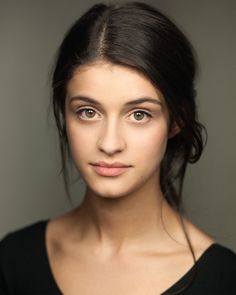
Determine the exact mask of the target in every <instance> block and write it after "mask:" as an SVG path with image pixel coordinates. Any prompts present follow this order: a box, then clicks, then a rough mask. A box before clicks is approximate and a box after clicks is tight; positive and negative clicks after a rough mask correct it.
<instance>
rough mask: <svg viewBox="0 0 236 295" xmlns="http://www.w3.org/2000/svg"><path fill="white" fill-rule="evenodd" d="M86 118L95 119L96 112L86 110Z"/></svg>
mask: <svg viewBox="0 0 236 295" xmlns="http://www.w3.org/2000/svg"><path fill="white" fill-rule="evenodd" d="M84 113H85V116H86V117H88V118H93V117H94V116H95V111H94V110H92V109H87V110H84Z"/></svg>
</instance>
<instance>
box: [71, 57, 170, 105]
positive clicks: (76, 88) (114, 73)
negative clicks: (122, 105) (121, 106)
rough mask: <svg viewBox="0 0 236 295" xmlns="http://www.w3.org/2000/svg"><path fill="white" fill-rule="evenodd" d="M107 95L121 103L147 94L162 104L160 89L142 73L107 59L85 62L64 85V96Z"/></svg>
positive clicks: (104, 96)
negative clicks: (65, 93) (65, 90)
mask: <svg viewBox="0 0 236 295" xmlns="http://www.w3.org/2000/svg"><path fill="white" fill-rule="evenodd" d="M79 95H83V96H88V97H94V98H96V99H99V100H100V99H106V98H108V97H110V98H113V99H118V100H119V101H120V102H127V100H132V99H137V98H140V97H150V98H153V99H156V100H157V101H160V102H162V103H163V100H164V99H163V96H162V94H161V92H160V91H159V90H158V89H157V88H156V87H154V85H153V84H152V82H151V81H150V80H149V79H148V78H146V77H145V76H144V74H142V73H141V72H139V71H137V70H135V69H133V68H131V67H127V66H123V65H116V64H111V63H107V62H101V61H100V62H97V63H93V64H89V65H84V66H81V67H80V68H78V69H77V70H75V71H74V73H73V76H72V78H71V79H70V81H69V82H68V85H67V97H74V96H79Z"/></svg>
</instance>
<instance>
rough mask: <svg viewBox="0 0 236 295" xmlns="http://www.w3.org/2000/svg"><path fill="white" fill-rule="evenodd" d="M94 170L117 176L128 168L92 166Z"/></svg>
mask: <svg viewBox="0 0 236 295" xmlns="http://www.w3.org/2000/svg"><path fill="white" fill-rule="evenodd" d="M93 168H94V170H95V171H96V172H97V173H98V174H99V175H102V176H118V175H121V174H123V173H124V172H126V171H127V170H128V167H102V166H93Z"/></svg>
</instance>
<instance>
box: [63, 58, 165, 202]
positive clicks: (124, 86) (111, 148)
mask: <svg viewBox="0 0 236 295" xmlns="http://www.w3.org/2000/svg"><path fill="white" fill-rule="evenodd" d="M65 104H66V105H65V108H66V115H65V120H66V128H67V136H68V141H69V147H70V151H71V155H72V158H73V160H74V162H75V165H76V167H77V169H78V170H79V172H80V174H81V176H82V178H83V179H84V181H85V182H86V184H87V186H88V189H90V190H91V191H93V192H94V193H96V194H97V195H99V196H102V197H108V198H116V197H122V196H125V195H128V194H130V193H134V192H137V191H139V190H142V189H144V191H145V188H149V189H150V188H153V187H155V188H157V187H159V172H160V163H161V161H162V158H163V156H164V153H165V149H166V144H167V140H168V125H169V122H168V112H167V109H166V106H165V102H164V99H163V96H162V94H161V93H160V92H159V91H157V90H156V88H154V86H153V85H152V84H151V82H150V81H149V80H148V79H147V78H145V77H144V76H143V75H142V74H140V73H139V72H137V71H135V70H133V69H131V68H128V67H125V66H120V65H114V64H110V63H106V62H99V63H95V64H91V65H87V66H83V67H81V68H79V70H77V71H75V73H74V75H73V77H72V79H71V80H70V81H69V83H68V87H67V97H66V103H65Z"/></svg>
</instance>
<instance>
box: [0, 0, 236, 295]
mask: <svg viewBox="0 0 236 295" xmlns="http://www.w3.org/2000/svg"><path fill="white" fill-rule="evenodd" d="M194 78H195V61H194V56H193V53H192V49H191V45H190V44H189V42H188V40H187V39H186V37H185V36H184V35H183V33H182V32H181V31H180V30H179V29H178V28H177V27H176V26H175V25H174V24H173V23H172V21H170V20H169V19H168V18H167V17H166V16H164V15H163V14H162V13H161V12H159V11H158V10H157V9H155V8H153V7H151V6H149V5H146V4H144V3H137V2H129V3H120V4H119V3H117V4H110V5H105V4H97V5H95V6H93V7H92V8H91V9H89V11H87V12H86V13H85V14H84V15H83V16H82V17H81V18H80V19H79V20H78V21H77V22H76V23H75V24H74V25H73V27H72V28H71V29H70V30H69V32H68V33H67V35H66V37H65V38H64V40H63V42H62V44H61V46H60V50H59V53H58V57H57V61H56V65H55V70H54V74H53V81H52V88H53V109H54V114H55V118H56V122H57V127H58V131H59V138H60V146H61V154H62V163H63V173H64V180H65V184H66V188H67V190H68V173H67V169H66V163H67V160H68V159H72V160H73V163H74V165H75V166H76V168H77V170H78V173H79V174H80V175H81V177H82V178H83V180H84V182H85V184H86V193H85V196H84V199H83V202H82V203H81V205H80V206H79V207H78V208H76V209H74V210H73V211H71V212H68V213H67V214H65V215H64V216H60V217H58V218H56V219H52V220H47V221H42V222H38V223H36V224H34V225H31V226H28V227H27V228H24V229H22V230H19V231H17V232H14V233H12V234H9V235H8V236H7V237H5V238H4V239H3V240H2V242H1V243H0V294H4V295H13V294H24V295H25V294H32V295H33V294H34V295H36V294H38V295H39V294H44V295H46V294H50V295H54V294H55V295H56V294H57V295H58V294H66V295H78V294H81V295H95V294H96V295H108V294H109V295H110V294H122V295H126V294H127V295H132V294H135V295H144V294H145V295H146V294H150V295H152V294H153V295H157V294H191V295H193V294H198V295H199V294H204V295H213V294H214V295H216V294H236V283H235V278H236V255H235V253H234V252H233V251H232V250H230V249H228V248H226V247H224V246H223V245H220V244H218V243H217V242H216V241H215V240H213V239H212V238H211V237H209V236H208V235H207V234H205V233H204V232H203V231H201V230H200V229H198V228H197V227H196V226H195V225H193V224H192V223H191V221H190V220H189V219H188V218H187V217H186V214H185V212H184V210H183V205H182V202H181V193H182V185H183V179H184V175H185V170H186V166H187V163H188V162H190V163H194V162H196V161H197V160H198V159H199V158H200V155H201V152H202V149H203V145H204V140H203V135H202V131H203V130H204V128H203V126H202V125H201V124H200V123H199V122H198V120H197V113H196V106H195V89H194Z"/></svg>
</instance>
